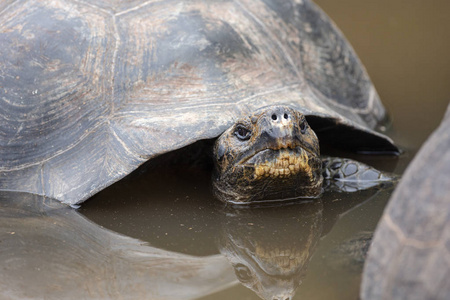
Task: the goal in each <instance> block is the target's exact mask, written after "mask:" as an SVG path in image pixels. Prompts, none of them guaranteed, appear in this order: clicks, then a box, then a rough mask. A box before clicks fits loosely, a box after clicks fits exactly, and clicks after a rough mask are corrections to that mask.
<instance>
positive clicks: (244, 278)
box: [234, 264, 252, 283]
mask: <svg viewBox="0 0 450 300" xmlns="http://www.w3.org/2000/svg"><path fill="white" fill-rule="evenodd" d="M234 273H235V274H236V276H237V278H238V279H239V280H240V281H241V282H244V283H245V282H248V281H250V280H251V279H252V273H251V271H250V269H249V268H247V267H246V266H244V265H243V264H237V265H236V266H235V267H234Z"/></svg>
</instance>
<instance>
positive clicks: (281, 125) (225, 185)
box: [213, 105, 396, 204]
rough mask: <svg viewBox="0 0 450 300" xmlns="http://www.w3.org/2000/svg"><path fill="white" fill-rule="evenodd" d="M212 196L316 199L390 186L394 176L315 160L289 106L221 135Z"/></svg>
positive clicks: (310, 139) (307, 134)
mask: <svg viewBox="0 0 450 300" xmlns="http://www.w3.org/2000/svg"><path fill="white" fill-rule="evenodd" d="M214 159H215V165H216V167H215V173H214V178H213V186H214V192H215V194H216V197H217V198H218V199H220V200H222V201H224V202H227V203H233V204H252V203H258V202H262V201H279V200H286V199H292V198H298V197H301V198H317V197H319V196H320V195H321V193H322V191H323V190H324V189H325V190H334V191H338V192H355V191H358V190H364V189H368V188H371V187H373V186H378V185H386V184H388V185H389V184H390V183H391V182H392V181H395V180H396V178H395V175H392V174H386V173H383V172H380V171H378V170H376V169H374V168H372V167H370V166H367V165H365V164H363V163H360V162H358V161H354V160H351V159H342V158H335V157H322V156H320V149H319V140H318V138H317V136H316V134H315V133H314V131H313V129H312V128H311V127H310V126H309V125H308V122H307V121H306V118H305V116H304V115H303V114H302V113H300V112H299V111H298V110H295V109H293V108H291V107H289V106H284V105H274V106H268V107H264V108H261V109H259V110H257V111H256V112H255V113H254V114H251V115H250V116H246V117H243V118H241V119H239V120H237V121H236V122H235V124H234V125H233V126H232V127H230V128H229V129H228V130H227V131H225V132H224V133H223V134H222V135H221V136H220V137H219V138H218V139H217V141H216V144H215V147H214Z"/></svg>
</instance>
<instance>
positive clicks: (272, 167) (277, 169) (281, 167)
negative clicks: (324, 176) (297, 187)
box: [253, 150, 312, 180]
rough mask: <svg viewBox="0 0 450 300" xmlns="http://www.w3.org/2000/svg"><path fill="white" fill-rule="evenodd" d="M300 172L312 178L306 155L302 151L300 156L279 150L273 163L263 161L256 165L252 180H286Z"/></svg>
mask: <svg viewBox="0 0 450 300" xmlns="http://www.w3.org/2000/svg"><path fill="white" fill-rule="evenodd" d="M300 171H302V172H303V173H305V174H307V175H308V176H310V177H312V170H311V166H310V165H309V157H308V154H307V153H306V152H305V151H302V152H301V153H300V155H293V154H290V153H289V151H287V150H281V151H280V153H279V155H278V157H277V158H276V160H275V161H270V162H269V161H265V162H264V163H261V164H259V165H256V166H255V174H254V175H253V178H254V179H256V180H257V179H261V178H263V177H272V178H288V177H290V176H293V175H295V174H298V173H299V172H300Z"/></svg>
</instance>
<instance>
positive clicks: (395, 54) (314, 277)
mask: <svg viewBox="0 0 450 300" xmlns="http://www.w3.org/2000/svg"><path fill="white" fill-rule="evenodd" d="M316 2H317V3H318V4H319V5H320V6H321V7H322V8H323V9H324V10H325V11H326V12H327V13H328V14H329V15H330V16H331V18H332V19H334V20H335V22H336V23H337V25H338V27H339V28H340V29H341V30H342V31H343V32H344V34H345V35H346V36H347V38H348V39H349V40H350V42H351V43H352V45H353V46H354V48H355V50H356V52H357V53H358V55H359V57H360V58H361V60H362V61H363V63H364V65H365V66H366V68H367V70H368V72H369V74H370V76H371V78H372V80H373V82H374V84H375V86H376V87H377V90H378V92H379V94H380V97H381V99H382V101H383V103H384V104H385V105H386V107H387V108H388V110H389V111H390V114H391V117H392V121H393V127H392V128H390V129H389V130H388V132H387V133H388V135H390V136H391V137H392V138H393V139H394V140H395V141H396V142H397V143H398V144H399V145H400V146H401V147H402V148H403V149H404V150H405V152H404V154H402V155H401V156H400V157H398V158H393V157H386V156H369V157H366V156H357V155H352V154H349V153H335V154H338V155H344V156H349V157H352V158H355V159H358V160H360V161H363V162H366V163H368V164H370V165H373V166H374V167H376V168H378V169H380V170H384V171H390V172H394V173H396V174H402V173H403V171H404V169H405V168H406V166H407V164H408V163H409V161H410V160H411V159H412V157H413V156H414V154H415V152H416V151H417V149H418V148H419V147H420V145H421V144H422V143H423V142H424V141H425V139H426V137H427V136H428V135H429V134H430V133H431V131H432V130H433V129H434V128H436V127H437V125H438V124H439V122H440V120H441V118H442V116H443V114H444V112H445V107H446V106H447V104H448V101H449V98H450V85H449V84H448V82H450V57H449V56H448V50H449V49H450V40H449V39H448V26H449V23H450V21H448V16H447V12H448V11H449V9H450V3H449V2H448V1H419V0H417V1H408V2H407V4H406V3H405V2H404V1H387V0H382V1H376V2H373V3H368V2H367V1H365V2H362V1H356V0H344V1H332V0H327V1H325V0H321V1H316ZM391 191H392V188H389V187H388V188H385V189H382V190H378V189H373V190H368V191H363V192H358V193H350V194H342V193H341V194H325V195H324V196H323V197H322V199H321V200H319V201H314V202H310V203H290V204H288V205H285V206H283V207H275V208H274V207H268V208H267V207H265V208H257V209H234V208H232V207H224V205H222V204H221V203H219V202H218V201H217V200H215V199H214V198H213V197H212V194H211V190H210V174H209V172H208V171H207V170H206V169H205V168H203V166H201V165H200V166H195V165H194V166H192V165H182V164H181V165H178V166H170V167H156V166H154V165H150V166H147V167H146V168H142V169H140V170H139V171H138V172H136V173H134V174H133V175H131V176H129V177H128V178H126V179H125V180H123V181H121V182H119V183H117V184H115V185H113V186H111V187H109V188H107V189H106V190H104V191H102V192H101V193H99V194H98V195H96V196H94V197H93V198H92V199H90V200H88V201H87V202H86V203H85V204H83V206H82V207H81V208H80V209H78V210H73V209H71V208H67V207H64V206H61V205H60V204H58V203H52V202H51V201H50V200H47V202H45V203H44V204H45V205H42V203H43V202H42V199H41V198H40V197H37V196H31V195H27V194H15V193H2V194H1V195H0V197H1V198H2V200H1V201H0V203H1V207H0V274H1V275H0V291H2V292H0V295H1V296H2V297H0V298H13V297H17V298H25V297H33V296H36V295H46V296H47V298H55V299H59V298H61V297H77V298H80V297H81V298H83V297H85V298H89V297H96V298H109V297H117V298H121V297H123V298H132V299H139V298H148V299H259V296H258V295H260V296H263V297H269V296H268V295H270V297H269V298H270V299H271V298H272V297H273V296H274V295H280V294H283V295H284V296H287V294H289V293H291V292H292V291H293V290H294V289H295V288H297V290H296V294H295V296H294V299H303V298H308V299H357V297H358V296H357V295H358V291H359V283H360V274H361V265H362V260H361V253H360V251H359V249H361V248H363V247H364V244H361V243H363V242H364V239H362V238H361V236H364V234H370V232H372V231H373V230H374V228H375V226H376V224H377V221H378V219H379V217H380V216H381V213H382V211H383V208H384V206H385V204H386V202H387V200H388V198H389V195H390V193H391ZM18 200H22V201H18ZM67 228H70V229H71V230H67ZM355 237H356V238H358V241H357V242H351V240H352V239H353V238H355ZM348 241H350V242H348ZM346 242H348V243H347V244H346ZM358 243H359V244H358ZM355 244H356V245H359V246H357V247H353V246H354V245H355ZM343 249H344V250H343ZM274 255H278V256H287V257H289V256H290V257H291V260H290V261H291V263H287V262H286V261H285V260H286V259H284V258H279V259H278V260H277V261H271V260H269V259H267V257H268V256H272V257H273V256H274ZM233 266H234V268H233ZM269 274H272V276H271V275H269ZM273 274H276V275H273ZM300 282H302V283H301V284H300ZM247 287H250V289H249V288H247ZM283 299H284V298H283Z"/></svg>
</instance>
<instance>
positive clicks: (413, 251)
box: [361, 106, 450, 300]
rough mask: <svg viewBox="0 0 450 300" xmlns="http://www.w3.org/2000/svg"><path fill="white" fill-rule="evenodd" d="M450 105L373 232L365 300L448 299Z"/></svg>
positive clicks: (363, 291) (364, 286) (407, 171)
mask: <svg viewBox="0 0 450 300" xmlns="http://www.w3.org/2000/svg"><path fill="white" fill-rule="evenodd" d="M449 126H450V106H449V107H448V108H447V113H446V115H445V117H444V120H443V121H442V123H441V125H440V126H439V128H438V129H437V130H436V131H435V132H434V133H433V134H432V135H431V136H430V138H429V139H428V140H427V142H426V143H425V145H424V146H423V147H422V148H421V149H420V151H419V153H418V154H417V156H416V157H415V158H414V160H413V161H412V163H411V165H410V166H408V168H407V169H406V171H405V174H404V176H403V178H402V181H401V182H400V184H399V186H398V188H397V189H396V190H395V192H394V194H393V195H392V197H391V199H390V200H389V204H388V206H387V207H386V209H385V211H384V213H383V217H382V218H381V221H380V223H379V225H378V227H377V229H376V231H375V235H374V240H373V244H372V246H371V248H370V250H369V255H368V258H367V261H366V264H365V268H364V276H363V283H362V288H361V299H377V300H378V299H443V300H444V299H450V151H449V149H450V135H449Z"/></svg>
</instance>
